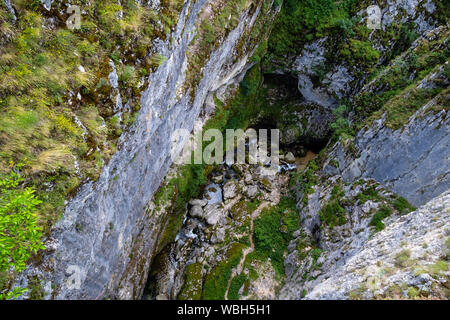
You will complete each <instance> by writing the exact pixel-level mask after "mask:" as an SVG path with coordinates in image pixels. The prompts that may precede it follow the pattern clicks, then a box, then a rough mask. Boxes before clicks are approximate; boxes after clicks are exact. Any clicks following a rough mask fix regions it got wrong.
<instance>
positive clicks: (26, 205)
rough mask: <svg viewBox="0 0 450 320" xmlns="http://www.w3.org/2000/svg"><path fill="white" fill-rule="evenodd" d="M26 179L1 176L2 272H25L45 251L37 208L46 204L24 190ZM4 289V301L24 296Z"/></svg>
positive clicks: (0, 295)
mask: <svg viewBox="0 0 450 320" xmlns="http://www.w3.org/2000/svg"><path fill="white" fill-rule="evenodd" d="M22 181H23V178H22V177H21V176H20V175H19V174H18V173H16V172H15V171H11V173H9V174H8V175H6V176H3V177H2V176H0V272H4V273H10V272H11V273H12V272H21V271H23V270H24V269H25V267H26V263H27V261H28V259H30V257H31V255H32V254H36V253H37V252H38V250H40V249H44V246H43V244H42V241H41V237H42V230H41V228H40V227H39V226H38V224H37V216H36V207H37V206H38V205H39V204H40V203H42V201H40V200H38V199H37V198H36V196H35V195H34V192H35V191H34V190H33V189H32V188H21V187H20V183H21V182H22ZM7 291H8V289H7V288H0V299H11V298H14V297H16V296H18V295H20V294H22V293H23V289H21V288H15V289H13V291H11V292H7Z"/></svg>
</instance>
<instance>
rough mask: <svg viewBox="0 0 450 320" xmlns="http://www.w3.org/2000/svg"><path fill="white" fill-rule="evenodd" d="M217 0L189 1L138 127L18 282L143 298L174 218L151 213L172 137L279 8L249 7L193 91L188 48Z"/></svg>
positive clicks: (54, 293) (87, 294)
mask: <svg viewBox="0 0 450 320" xmlns="http://www.w3.org/2000/svg"><path fill="white" fill-rule="evenodd" d="M214 2H217V3H219V2H220V1H207V0H199V1H186V3H185V5H184V7H183V9H182V12H181V14H180V17H179V20H178V21H179V22H178V25H177V26H176V31H175V32H173V33H172V34H171V36H170V40H167V41H159V43H158V53H160V54H161V55H164V56H165V57H167V58H168V59H167V61H165V62H164V63H163V64H162V65H161V66H160V67H159V68H158V69H157V70H156V71H155V72H154V73H152V74H151V75H150V76H149V83H150V84H149V86H148V89H146V91H145V92H143V94H142V99H141V105H142V107H141V110H140V111H139V114H138V117H137V120H136V123H135V124H134V125H133V126H132V127H131V129H130V130H128V131H127V132H125V133H124V134H122V136H121V138H120V141H119V143H118V151H117V152H116V154H115V155H114V156H113V157H112V159H111V160H110V162H109V163H108V164H107V166H105V168H104V169H103V172H102V174H101V176H100V178H99V179H98V181H96V182H89V183H86V184H85V185H83V186H82V188H81V190H80V191H79V192H78V194H77V195H76V196H75V197H74V198H73V199H72V200H70V201H69V203H68V204H67V208H66V210H65V213H64V218H63V219H62V220H61V221H59V222H58V223H57V225H56V226H55V228H54V230H53V232H52V233H51V237H50V238H48V239H47V240H46V242H45V245H46V247H47V250H46V251H45V252H44V253H43V257H42V259H41V260H40V261H39V262H38V263H37V264H36V265H31V266H29V267H28V269H27V270H26V271H25V273H24V274H23V275H21V278H20V279H19V282H18V283H19V284H21V285H25V286H26V284H27V279H28V278H29V277H30V276H33V275H37V276H38V277H39V279H43V280H44V281H45V284H46V285H45V287H44V290H45V292H46V294H45V297H46V298H52V299H101V298H120V299H131V298H139V297H140V296H141V295H142V291H143V287H144V285H145V282H146V278H147V274H148V269H149V264H150V262H151V259H152V256H153V255H154V254H155V250H156V247H157V243H158V237H159V236H160V231H161V230H160V228H161V227H162V226H164V221H165V220H166V219H167V217H163V216H151V215H149V214H147V213H146V211H145V210H144V209H145V207H146V205H147V203H148V202H149V200H150V199H151V197H152V195H153V193H154V192H155V191H156V190H157V188H158V187H159V184H160V182H161V180H162V178H163V177H164V176H165V174H166V172H167V170H168V169H169V167H170V165H171V158H170V148H171V145H170V143H168V142H169V139H170V136H171V134H172V133H173V132H174V130H176V129H178V128H185V129H188V130H189V131H190V130H192V129H193V127H194V123H195V121H196V119H197V118H198V117H199V115H200V113H201V111H202V109H203V105H204V102H205V99H206V97H207V96H208V94H209V93H211V92H214V91H216V90H218V89H219V88H220V87H221V86H223V85H226V84H227V83H229V82H232V81H233V79H234V78H235V77H236V76H238V75H239V74H240V73H242V72H243V71H245V70H246V65H247V59H248V57H249V56H250V55H251V53H252V51H253V50H254V49H255V48H256V46H257V43H252V44H248V45H247V44H245V43H244V45H242V44H240V40H241V37H242V36H243V35H244V34H245V33H249V32H250V31H251V29H252V27H253V26H254V24H255V22H256V21H257V20H258V19H261V18H262V17H263V16H266V15H268V14H273V13H274V10H275V9H276V8H274V7H273V8H272V5H271V4H270V6H269V8H267V6H266V7H265V11H262V4H263V2H264V1H251V2H248V5H249V6H248V7H247V8H246V9H245V10H244V11H243V12H242V13H241V14H240V16H239V17H234V18H236V19H238V24H237V26H236V27H235V28H234V29H233V30H232V31H231V32H229V34H228V35H227V36H226V37H225V38H223V39H215V41H220V44H219V46H218V49H217V50H215V51H214V52H212V53H211V55H210V57H209V59H208V61H205V62H204V66H203V68H202V77H201V79H200V82H199V85H198V87H197V88H191V87H190V86H191V83H186V72H187V71H186V70H187V69H188V68H189V65H188V61H187V53H188V51H189V50H191V49H190V48H189V45H190V43H191V42H192V40H193V38H194V36H195V35H196V33H197V32H198V30H196V28H197V27H198V19H199V15H200V14H201V12H202V10H203V9H204V8H205V7H207V6H208V5H210V4H211V3H212V4H214ZM45 3H46V5H47V6H50V5H51V1H45ZM217 3H216V4H217ZM150 5H152V6H157V3H156V2H153V1H150ZM267 10H270V12H267ZM272 10H273V11H272ZM185 88H189V89H188V90H185ZM68 280H70V281H72V280H74V281H73V282H72V283H70V281H68Z"/></svg>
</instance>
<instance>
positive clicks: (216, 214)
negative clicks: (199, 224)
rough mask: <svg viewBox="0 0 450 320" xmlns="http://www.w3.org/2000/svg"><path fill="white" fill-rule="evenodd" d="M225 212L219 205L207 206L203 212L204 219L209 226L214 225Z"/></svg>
mask: <svg viewBox="0 0 450 320" xmlns="http://www.w3.org/2000/svg"><path fill="white" fill-rule="evenodd" d="M224 214H225V212H224V210H223V208H222V207H220V205H217V204H215V205H207V206H206V207H205V211H204V215H203V216H204V219H205V220H206V222H207V223H208V224H209V225H215V224H217V223H218V222H219V220H220V219H221V218H222V217H223V216H224Z"/></svg>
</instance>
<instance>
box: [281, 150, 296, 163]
mask: <svg viewBox="0 0 450 320" xmlns="http://www.w3.org/2000/svg"><path fill="white" fill-rule="evenodd" d="M284 161H286V162H287V163H294V162H295V156H294V155H293V154H292V152H288V153H287V154H286V155H285V156H284Z"/></svg>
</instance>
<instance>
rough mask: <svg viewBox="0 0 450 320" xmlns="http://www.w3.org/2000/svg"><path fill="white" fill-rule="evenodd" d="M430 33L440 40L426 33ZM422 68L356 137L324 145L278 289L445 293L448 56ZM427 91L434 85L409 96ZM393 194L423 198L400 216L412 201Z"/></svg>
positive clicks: (442, 34) (374, 84) (299, 294)
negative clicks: (417, 77)
mask: <svg viewBox="0 0 450 320" xmlns="http://www.w3.org/2000/svg"><path fill="white" fill-rule="evenodd" d="M447 32H448V31H447V28H445V27H438V28H436V29H433V30H430V31H429V32H426V33H425V34H424V36H423V37H421V38H420V39H418V40H417V41H416V42H415V43H414V44H413V45H412V47H411V48H410V49H409V50H408V51H407V52H406V53H405V54H403V55H402V56H400V58H399V59H396V60H395V61H393V62H392V63H391V64H390V65H389V66H388V67H387V68H386V69H385V70H384V72H383V73H384V74H381V75H379V76H377V77H375V79H374V80H372V81H371V82H369V84H367V85H366V86H365V87H363V88H362V89H361V90H360V91H359V92H358V93H357V94H356V95H355V96H354V97H353V98H354V101H362V100H359V97H361V96H365V95H370V96H371V97H374V96H375V95H382V94H383V90H384V87H385V84H386V82H383V81H384V80H381V79H382V78H384V79H386V78H385V77H393V73H392V71H393V70H394V69H395V70H397V71H398V70H399V69H398V66H399V64H400V63H404V62H405V61H408V57H410V56H412V55H414V54H416V53H418V52H421V50H420V49H419V48H420V47H421V46H423V45H425V46H427V48H428V49H430V51H433V50H434V49H433V48H435V49H436V50H439V49H438V48H439V46H440V45H443V46H446V43H447V41H448V37H447V36H446V33H447ZM438 38H440V39H443V41H442V42H441V41H437V42H433V41H434V40H436V39H438ZM434 45H436V46H435V47H434ZM430 51H428V53H429V52H430ZM430 69H431V71H430V72H429V74H428V75H427V76H425V77H423V78H422V79H420V80H417V81H415V82H413V83H412V84H411V85H410V86H408V87H407V88H406V89H404V90H402V91H401V92H400V93H399V94H398V97H397V98H394V99H392V100H389V101H388V102H387V103H386V104H385V106H384V107H383V108H382V109H381V110H379V112H377V113H376V114H374V115H373V116H372V118H371V119H370V120H371V121H369V122H367V123H366V125H365V126H363V127H362V128H361V129H360V130H359V131H358V132H357V133H356V135H355V137H354V138H350V139H344V138H341V139H340V141H338V142H337V143H335V144H334V145H329V147H328V148H327V149H326V151H325V152H324V154H323V155H322V166H321V170H319V171H318V172H316V173H315V174H316V180H314V181H315V183H313V184H315V185H313V186H312V188H311V189H310V190H306V189H305V188H299V189H298V190H297V192H298V193H297V196H298V199H299V201H298V203H297V208H298V210H299V213H300V217H301V220H302V229H301V230H302V231H304V232H305V233H306V234H307V237H306V239H305V237H304V236H303V237H302V236H300V235H301V233H298V234H297V237H296V239H294V240H293V241H292V243H291V245H290V249H289V254H288V256H287V258H286V260H285V269H286V276H287V280H286V283H285V285H284V287H283V289H282V290H281V292H280V298H282V299H301V298H306V299H373V298H414V297H417V296H419V295H420V296H423V297H425V296H426V297H432V298H440V299H448V294H449V293H448V289H447V284H448V279H449V272H448V228H449V221H448V208H449V203H448V189H449V186H450V182H449V180H448V179H449V173H450V172H449V159H448V150H449V141H450V139H449V134H450V132H449V130H448V128H449V125H450V123H449V114H448V93H447V92H448V77H447V76H446V75H445V71H444V70H448V62H447V61H446V62H444V63H442V64H440V63H438V64H436V65H435V66H430ZM416 71H417V70H416ZM416 71H412V72H416ZM406 76H407V77H410V78H413V77H414V76H411V75H410V74H408V73H407V75H406ZM436 88H439V89H438V90H436V91H433V90H434V89H436ZM426 90H431V91H433V92H434V93H432V94H430V95H424V96H423V97H422V98H421V99H419V100H416V99H415V98H414V96H415V94H416V93H417V92H425V91H426ZM431 91H429V92H431ZM427 92H428V91H427ZM435 92H438V93H437V94H436V93H435ZM398 101H402V102H401V103H397V102H398ZM403 105H407V106H412V105H416V108H417V107H418V110H417V111H415V112H412V111H411V109H408V108H403V107H402V106H403ZM412 110H414V109H412ZM399 196H401V197H404V198H406V199H407V200H408V201H409V202H410V203H411V204H412V205H414V206H417V207H419V206H421V207H420V208H419V209H417V210H416V211H413V212H411V213H409V214H407V215H405V214H406V213H407V212H409V211H411V210H412V208H411V207H410V206H408V205H407V204H406V201H404V200H402V199H401V198H400V197H399ZM402 203H403V204H402ZM383 219H384V220H383ZM382 220H383V222H381V221H382ZM385 227H386V229H384V228H385ZM383 229H384V230H383ZM308 239H312V242H313V243H315V244H316V246H317V247H316V249H315V250H317V251H315V252H314V253H313V251H314V250H312V247H308V246H306V245H305V241H306V243H308V241H307V240H308ZM305 247H306V250H305Z"/></svg>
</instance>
